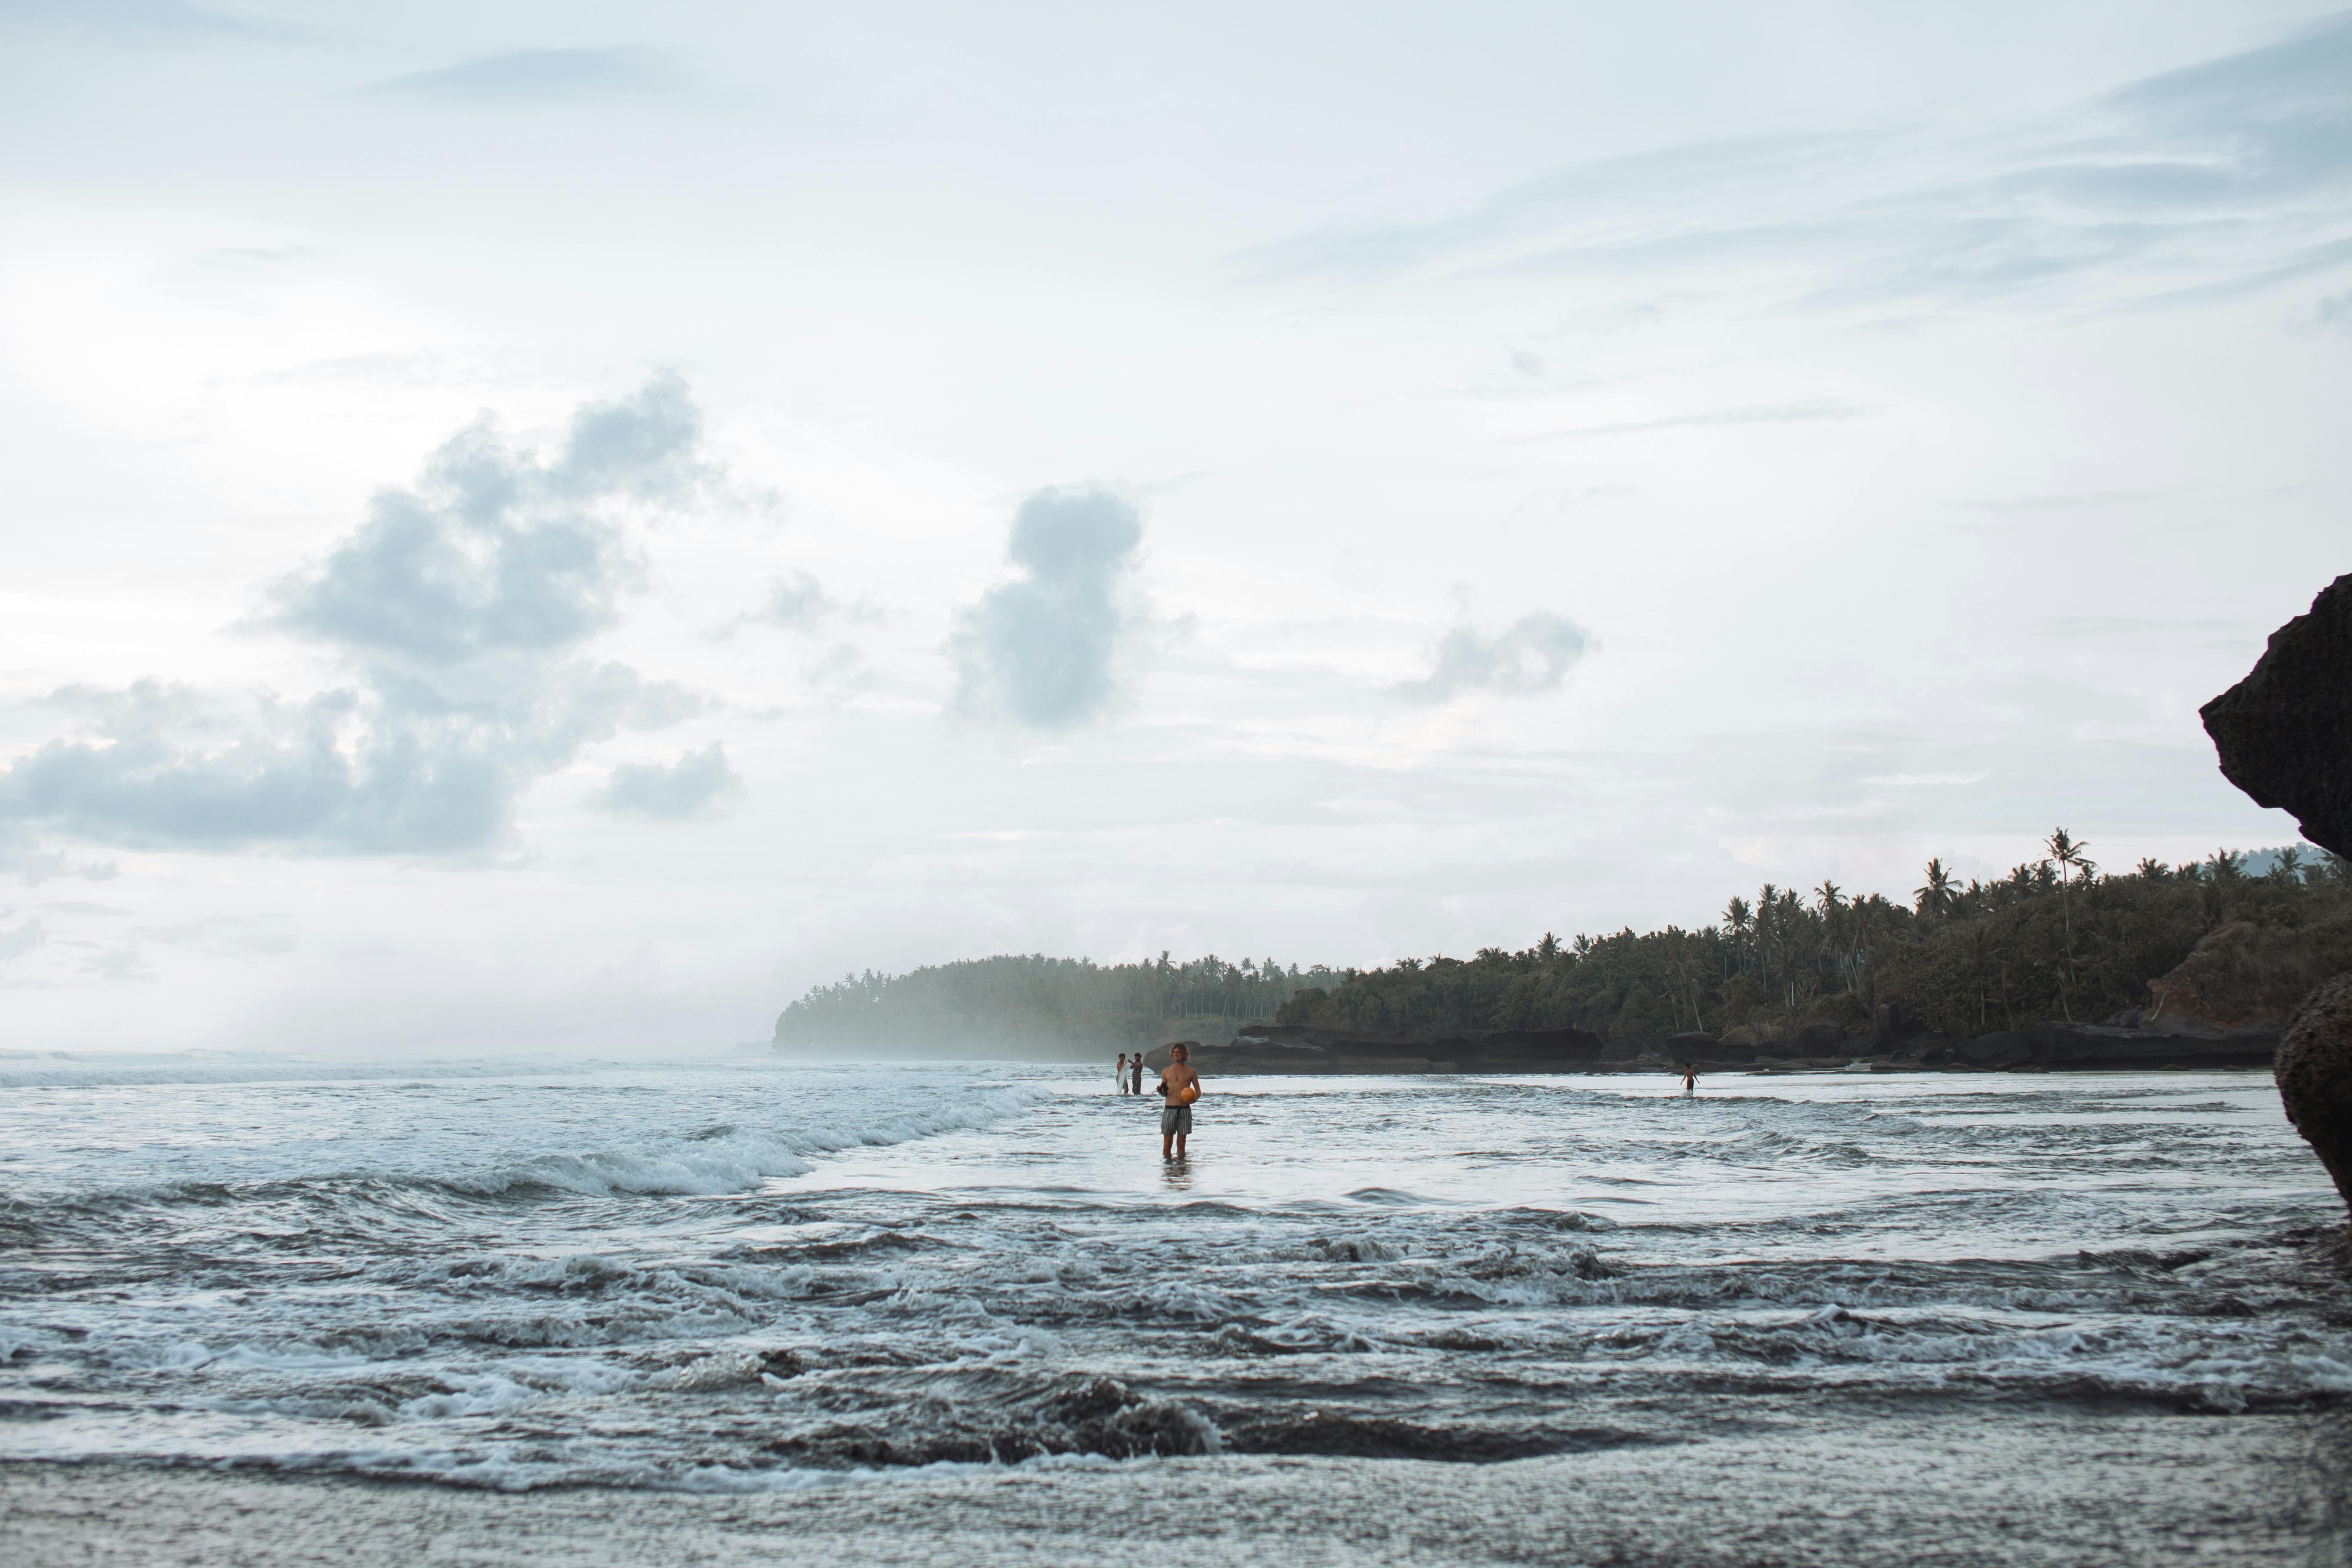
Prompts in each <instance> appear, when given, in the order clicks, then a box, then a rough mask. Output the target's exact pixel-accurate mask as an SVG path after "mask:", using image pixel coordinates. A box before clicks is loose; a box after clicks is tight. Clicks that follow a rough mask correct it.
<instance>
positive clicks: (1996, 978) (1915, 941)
mask: <svg viewBox="0 0 2352 1568" xmlns="http://www.w3.org/2000/svg"><path fill="white" fill-rule="evenodd" d="M2046 847H2047V848H2048V849H2049V851H2050V852H2049V854H2048V856H2047V857H2046V858H2042V859H2040V860H2036V861H2029V862H2027V863H2026V864H2024V865H2021V866H2019V867H2017V868H2015V869H2013V870H2012V871H2011V872H2010V873H2009V875H2008V876H2006V877H2003V878H2001V879H1999V880H1997V881H1991V882H1978V881H1970V882H1969V883H1968V884H1967V885H1966V886H1962V885H1960V884H1959V883H1958V882H1957V881H1956V880H1954V879H1953V878H1952V877H1951V876H1950V874H1949V873H1948V871H1947V870H1946V869H1945V868H1944V866H1943V864H1942V862H1941V861H1940V860H1930V861H1929V862H1927V870H1926V872H1925V881H1924V883H1923V885H1922V886H1921V887H1920V888H1919V889H1917V890H1916V892H1915V893H1914V895H1913V897H1912V900H1911V903H1910V906H1909V907H1908V908H1906V907H1904V906H1903V905H1900V904H1896V903H1895V902H1892V901H1890V900H1887V899H1885V898H1882V897H1880V896H1879V895H1877V894H1871V895H1869V896H1868V897H1864V898H1859V899H1854V898H1848V897H1847V896H1846V895H1845V894H1844V892H1843V890H1842V889H1839V888H1838V887H1837V885H1836V884H1835V883H1832V882H1824V883H1822V885H1821V886H1820V887H1818V888H1815V889H1812V890H1811V892H1809V893H1806V892H1799V891H1798V890H1796V889H1791V888H1777V887H1773V886H1770V885H1769V884H1768V885H1766V886H1765V887H1763V888H1762V889H1759V890H1758V892H1757V895H1756V897H1755V899H1754V900H1753V901H1750V900H1747V899H1744V898H1735V899H1733V900H1731V901H1730V903H1729V904H1728V905H1727V907H1726V908H1725V910H1724V911H1723V918H1722V920H1721V921H1720V922H1719V923H1717V924H1715V925H1709V926H1705V927H1702V928H1700V929H1699V930H1696V931H1684V930H1682V929H1680V928H1678V927H1675V926H1668V927H1667V928H1666V929H1665V930H1664V931H1644V932H1642V933H1640V934H1638V935H1637V934H1636V933H1635V932H1634V931H1633V930H1632V929H1631V928H1630V927H1629V928H1627V929H1626V930H1623V931H1619V932H1617V933H1616V934H1614V935H1612V936H1603V937H1597V938H1596V937H1586V936H1579V937H1577V938H1575V939H1574V940H1573V941H1570V942H1559V941H1558V940H1557V939H1556V938H1554V937H1551V936H1549V935H1546V936H1545V937H1544V938H1543V940H1542V941H1540V942H1537V943H1536V944H1535V945H1534V946H1533V947H1529V948H1524V949H1521V950H1520V951H1518V952H1505V951H1504V950H1503V949H1501V948H1487V949H1485V950H1484V951H1482V952H1479V953H1478V954H1477V955H1476V956H1475V957H1474V958H1469V959H1454V958H1444V957H1439V958H1432V959H1429V960H1427V961H1425V962H1424V961H1423V960H1419V959H1411V958H1408V959H1402V960H1400V961H1398V962H1397V963H1393V964H1391V965H1389V966H1388V967H1387V968H1385V969H1372V970H1362V971H1356V970H1350V971H1348V972H1347V973H1344V974H1343V975H1342V976H1341V978H1340V981H1339V984H1338V985H1336V986H1333V987H1329V988H1328V989H1327V988H1323V987H1319V986H1305V987H1302V988H1301V989H1300V990H1299V991H1298V992H1297V994H1295V995H1293V996H1292V997H1291V998H1290V1000H1289V1001H1287V1002H1286V1003H1285V1004H1283V1005H1282V1007H1281V1008H1280V1009H1279V1010H1278V1012H1277V1014H1276V1021H1278V1022H1280V1023H1285V1024H1305V1025H1310V1026H1322V1027H1326V1028H1339V1029H1360V1030H1366V1031H1380V1032H1424V1031H1431V1030H1443V1029H1457V1028H1561V1027H1572V1028H1581V1029H1590V1030H1591V1031H1592V1032H1593V1033H1595V1034H1598V1035H1603V1036H1617V1037H1629V1038H1634V1039H1655V1038H1658V1037H1663V1036H1665V1035H1670V1034H1675V1033H1678V1032H1680V1031H1683V1030H1688V1029H1705V1030H1708V1031H1712V1032H1715V1033H1718V1034H1721V1035H1724V1036H1725V1037H1727V1038H1731V1039H1734V1040H1738V1041H1739V1042H1740V1043H1742V1044H1754V1043H1758V1042H1759V1041H1762V1040H1769V1039H1785V1038H1788V1037H1790V1036H1791V1035H1793V1034H1794V1033H1795V1032H1796V1031H1797V1030H1798V1029H1800V1028H1801V1027H1803V1026H1805V1025H1807V1024H1809V1023H1814V1022H1833V1023H1837V1024H1841V1025H1843V1026H1846V1027H1848V1028H1851V1029H1856V1030H1859V1029H1861V1028H1864V1027H1865V1026H1868V1025H1869V1023H1870V1022H1871V1021H1872V1019H1873V1018H1874V1016H1875V1010H1876V1008H1877V1007H1878V1005H1880V1004H1882V1003H1893V1004H1899V1005H1901V1006H1902V1007H1903V1009H1904V1011H1905V1012H1906V1014H1907V1015H1909V1016H1911V1017H1913V1018H1915V1019H1916V1020H1918V1021H1919V1022H1920V1023H1922V1024H1924V1025H1926V1026H1927V1027H1929V1028H1932V1029H1934V1030H1937V1032H1939V1033H1943V1034H1948V1035H1952V1036H1955V1037H1964V1036H1973V1035H1978V1034H1982V1033H1984V1032H1986V1031H1988V1030H1991V1029H2001V1028H2009V1027H2013V1026H2018V1025H2021V1024H2024V1023H2029V1022H2032V1020H2034V1019H2038V1018H2068V1019H2073V1020H2074V1021H2075V1022H2078V1023H2097V1022H2102V1021H2105V1019H2107V1018H2108V1017H2110V1016H2114V1015H2116V1014H2119V1013H2125V1012H2127V1011H2128V1010H2131V1009H2135V1008H2143V1007H2147V1006H2149V1005H2151V1004H2152V1003H2153V1002H2155V1001H2156V1000H2157V998H2154V997H2153V996H2152V995H2151V993H2150V989H2149V983H2150V982H2151V981H2155V980H2158V979H2159V978H2162V977H2165V976H2168V975H2172V974H2174V973H2175V972H2176V971H2182V970H2183V965H2184V964H2186V965H2187V968H2186V970H2185V971H2184V972H2183V973H2181V975H2180V976H2179V984H2176V985H2175V986H2174V987H2173V990H2174V991H2175V992H2176V993H2178V994H2175V995H2174V996H2173V997H2172V1005H2173V1006H2174V1007H2175V1008H2176V1010H2177V1011H2178V1010H2180V1009H2195V1010H2199V1011H2201V1012H2202V1013H2203V1014H2204V1015H2205V1016H2221V1017H2231V1018H2247V1017H2257V1016H2275V1015H2276V1014H2277V1013H2278V1011H2279V1010H2280V1009H2281V1008H2282V1007H2291V1006H2292V1005H2293V1002H2294V998H2295V997H2297V996H2299V995H2300V994H2301V993H2302V992H2303V991H2305V990H2307V989H2308V988H2309V986H2310V985H2311V984H2315V983H2316V981H2317V980H2319V979H2322V978H2325V977H2326V974H2327V973H2334V972H2336V971H2339V970H2341V969H2344V968H2347V967H2352V876H2347V864H2346V862H2344V861H2343V860H2341V859H2339V858H2336V857H2335V856H2332V855H2326V854H2322V853H2320V852H2318V851H2311V852H2310V854H2311V857H2312V858H2309V859H2305V854H2304V852H2303V851H2300V850H2293V849H2290V850H2285V851H2280V852H2277V853H2275V854H2273V855H2271V856H2267V857H2265V858H2267V859H2270V860H2271V861H2272V865H2271V868H2270V869H2269V870H2268V871H2266V872H2265V873H2264V874H2263V875H2261V876H2250V875H2248V874H2247V871H2246V868H2245V858H2244V857H2243V856H2241V855H2237V854H2232V853H2230V852H2228V851H2217V852H2216V853H2215V855H2214V857H2213V858H2211V859H2210V860H2207V861H2204V862H2202V863H2200V864H2195V865H2188V866H2179V867H2168V866H2164V865H2160V864H2158V862H2156V861H2153V860H2143V861H2141V862H2140V863H2139V865H2138V866H2137V868H2134V869H2132V870H2130V871H2128V872H2125V873H2123V874H2121V875H2105V874H2102V873H2101V872H2100V871H2099V870H2098V868H2097V867H2096V865H2095V863H2094V862H2093V861H2092V860H2091V859H2090V858H2089V856H2088V854H2087V853H2086V851H2087V849H2088V846H2087V845H2084V844H2081V843H2078V842H2077V841H2075V840H2074V838H2073V837H2071V836H2069V835H2068V834H2067V833H2066V832H2065V830H2064V829H2063V828H2062V829H2060V830H2059V831H2057V832H2056V833H2053V835H2052V836H2051V837H2050V839H2049V841H2048V844H2047V846H2046ZM2200 942H2202V943H2204V944H2205V945H2204V946H2203V947H2202V948H2200ZM2192 953H2195V954H2196V955H2197V959H2198V962H2197V963H2189V962H2188V961H2189V960H2190V958H2191V955H2192ZM2191 992H2193V993H2195V994H2193V995H2192V994H2189V993H2191Z"/></svg>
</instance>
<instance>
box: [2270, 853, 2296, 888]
mask: <svg viewBox="0 0 2352 1568" xmlns="http://www.w3.org/2000/svg"><path fill="white" fill-rule="evenodd" d="M2271 875H2272V876H2273V877H2275V878H2277V879H2279V880H2280V881H2282V882H2300V881H2302V880H2303V851H2302V850H2300V849H2297V848H2296V847H2294V845H2292V844H2290V845H2288V846H2287V847H2285V848H2284V849H2282V850H2280V851H2279V852H2278V858H2276V859H2275V860H2273V861H2272V862H2271Z"/></svg>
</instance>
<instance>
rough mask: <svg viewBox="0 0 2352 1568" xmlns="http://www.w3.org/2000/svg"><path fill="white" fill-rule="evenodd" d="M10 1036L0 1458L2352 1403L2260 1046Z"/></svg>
mask: <svg viewBox="0 0 2352 1568" xmlns="http://www.w3.org/2000/svg"><path fill="white" fill-rule="evenodd" d="M264 1073H270V1074H276V1075H278V1076H275V1077H272V1078H267V1079H256V1078H255V1076H254V1075H257V1074H264ZM174 1076H176V1078H177V1079H178V1080H179V1081H163V1080H165V1079H173V1077H174ZM240 1079H243V1081H239V1080H240ZM1210 1090H1211V1092H1210V1094H1209V1095H1208V1097H1207V1098H1206V1099H1204V1100H1203V1101H1202V1105H1201V1107H1200V1108H1199V1129H1198V1131H1197V1134H1196V1136H1195V1138H1194V1139H1193V1142H1192V1150H1193V1152H1192V1158H1191V1159H1190V1160H1189V1161H1187V1162H1185V1163H1181V1164H1180V1165H1163V1164H1162V1163H1161V1162H1160V1159H1159V1140H1158V1136H1157V1131H1156V1117H1155V1114H1154V1112H1155V1110H1156V1102H1155V1101H1153V1100H1150V1099H1143V1100H1137V1099H1129V1098H1121V1097H1118V1096H1115V1095H1113V1094H1111V1093H1110V1092H1109V1074H1108V1067H1107V1066H1106V1067H1105V1068H1102V1069H1101V1070H1099V1071H1097V1070H1094V1069H1084V1070H1081V1069H1073V1068H1064V1067H1052V1068H1047V1067H1034V1066H1017V1067H1016V1066H1007V1065H996V1066H983V1067H971V1066H964V1065H955V1066H950V1065H936V1064H922V1065H913V1066H906V1067H887V1068H875V1067H806V1066H784V1065H779V1064H771V1063H767V1062H762V1061H735V1062H723V1063H722V1062H709V1063H689V1064H684V1065H673V1066H661V1067H644V1066H626V1067H622V1066H611V1065H596V1064H580V1065H576V1066H562V1065H550V1064H546V1063H540V1064H536V1065H535V1066H534V1067H532V1068H530V1070H519V1069H518V1066H517V1064H514V1063H499V1062H482V1063H470V1064H463V1063H457V1064H439V1065H437V1066H436V1067H434V1068H430V1069H417V1068H414V1067H386V1068H351V1067H341V1068H287V1067H285V1066H284V1065H282V1064H281V1065H278V1066H275V1067H271V1066H267V1065H253V1064H247V1065H245V1066H238V1065H236V1064H227V1065H223V1064H214V1065H211V1066H208V1067H199V1068H189V1067H188V1066H186V1065H185V1064H184V1063H183V1064H182V1065H181V1066H180V1068H178V1069H177V1070H176V1074H175V1071H174V1069H173V1068H171V1067H169V1066H167V1065H159V1064H157V1063H154V1062H149V1063H146V1064H141V1065H135V1066H123V1065H114V1066H99V1065H90V1064H88V1063H83V1064H73V1063H59V1062H54V1061H52V1062H47V1063H43V1064H39V1065H37V1066H36V1065H33V1064H30V1063H28V1062H26V1061H25V1060H23V1059H21V1058H20V1059H17V1060H14V1061H11V1062H9V1063H7V1064H5V1075H0V1151H4V1152H0V1457H5V1458H31V1457H49V1458H58V1457H91V1458H95V1457H113V1458H140V1459H152V1460H162V1461H217V1460H232V1461H239V1462H246V1463H253V1464H259V1465H266V1466H284V1467H300V1468H321V1469H327V1470H332V1471H341V1472H349V1473H362V1474H372V1475H401V1476H413V1477H422V1478H430V1479H441V1480H446V1481H450V1482H457V1483H463V1484H468V1485H477V1486H495V1487H504V1488H515V1487H534V1486H542V1485H551V1484H590V1485H603V1486H617V1487H662V1488H683V1489H760V1488H775V1487H796V1486H803V1485H809V1484H817V1483H822V1482H825V1481H828V1480H833V1479H841V1478H844V1477H845V1476H853V1475H864V1476H866V1477H867V1478H869V1479H873V1478H881V1479H887V1477H888V1476H889V1475H891V1474H894V1473H901V1472H903V1471H904V1470H905V1469H906V1468H908V1467H924V1466H938V1465H941V1464H991V1463H1000V1462H1003V1463H1012V1462H1029V1463H1045V1464H1081V1465H1083V1464H1098V1463H1105V1462H1108V1461H1111V1460H1119V1459H1131V1458H1142V1457H1145V1456H1150V1455H1154V1454H1157V1455H1180V1454H1193V1455H1201V1454H1221V1453H1223V1454H1234V1453H1259V1454H1317V1455H1348V1456H1357V1457H1370V1458H1379V1457H1401V1458H1406V1457H1409V1458H1448V1459H1462V1460H1490V1459H1502V1458H1517V1457H1524V1456H1529V1455H1535V1454H1543V1453H1563V1452H1572V1451H1583V1450H1591V1449H1595V1448H1602V1447H1625V1446H1643V1445H1667V1444H1677V1445H1678V1444H1688V1443H1693V1442H1703V1441H1706V1439H1707V1438H1708V1436H1709V1435H1710V1434H1712V1433H1715V1432H1717V1431H1718V1430H1720V1429H1721V1423H1723V1422H1725V1421H1727V1420H1731V1421H1739V1422H1746V1423H1748V1424H1750V1425H1753V1424H1754V1423H1758V1422H1762V1423H1766V1424H1774V1423H1778V1424H1780V1425H1782V1426H1786V1427H1787V1428H1788V1429H1790V1430H1791V1431H1797V1430H1800V1429H1807V1428H1818V1427H1820V1426H1822V1424H1825V1423H1835V1422H1838V1421H1840V1420H1841V1419H1843V1418H1844V1417H1845V1416H1846V1415H1853V1414H1859V1413H1862V1412H1864V1411H1865V1410H1883V1409H1885V1408H1886V1407H1888V1406H1889V1405H1897V1404H1900V1405H1905V1406H1906V1407H1916V1408H1920V1409H1923V1410H1924V1409H1935V1408H1948V1409H1958V1408H1959V1407H1961V1406H1967V1407H1969V1409H1970V1411H1971V1412H1973V1413H1974V1414H1975V1415H1979V1416H1981V1417H1983V1418H1985V1419H1998V1418H2000V1417H2002V1416H2003V1415H2005V1414H2015V1415H2019V1416H2020V1418H2022V1417H2023V1415H2025V1414H2027V1413H2031V1412H2033V1411H2037V1410H2039V1411H2047V1410H2049V1409H2050V1408H2052V1407H2053V1405H2057V1406H2061V1407H2065V1408H2071V1409H2104V1408H2130V1409H2136V1410H2142V1411H2148V1410H2158V1411H2180V1412H2187V1413H2196V1414H2199V1415H2204V1416H2208V1417H2214V1416H2219V1417H2222V1418H2228V1417H2231V1416H2233V1415H2240V1414H2243V1413H2250V1412H2257V1413H2258V1412H2264V1411H2274V1410H2278V1409H2282V1408H2288V1407H2298V1406H2305V1405H2317V1404H2324V1403H2327V1402H2330V1401H2334V1400H2336V1399H2338V1398H2340V1397H2341V1396H2342V1395H2344V1394H2347V1393H2352V1321H2347V1319H2346V1318H2345V1317H2344V1315H2343V1314H2342V1312H2341V1310H2340V1309H2339V1307H2338V1306H2337V1304H2336V1303H2337V1302H2338V1301H2339V1300H2340V1296H2341V1283H2340V1279H2339V1278H2338V1277H2337V1276H2336V1275H2335V1274H2334V1273H2333V1272H2331V1265H2330V1264H2329V1263H2328V1262H2327V1261H2326V1258H2324V1257H2323V1256H2322V1249H2321V1248H2320V1247H2319V1246H2318V1241H2319V1239H2320V1237H2321V1234H2322V1232H2323V1229H2324V1227H2327V1226H2334V1225H2336V1224H2337V1223H2338V1222H2339V1221H2340V1219H2341V1211H2340V1206H2339V1205H2338V1204H2337V1201H2336V1197H2335V1195H2334V1194H2333V1191H2332V1190H2331V1189H2329V1188H2328V1187H2327V1186H2326V1183H2325V1180H2324V1178H2323V1177H2322V1175H2321V1173H2320V1171H2319V1168H2318V1167H2317V1165H2316V1164H2315V1163H2314V1162H2313V1161H2312V1160H2311V1159H2310V1157H2309V1155H2308V1153H2307V1152H2306V1151H2305V1149H2304V1148H2303V1146H2302V1145H2301V1143H2300V1142H2299V1141H2298V1140H2297V1139H2296V1138H2295V1137H2294V1133H2293V1131H2291V1130H2290V1129H2289V1128H2288V1127H2287V1126H2286V1124H2285V1123H2284V1120H2283V1119H2282V1118H2281V1117H2280V1115H2279V1112H2278V1107H2277V1099H2276V1095H2275V1092H2274V1091H2273V1089H2272V1087H2271V1085H2270V1082H2269V1080H2268V1079H2267V1078H2266V1077H2264V1076H2261V1075H2255V1074H2228V1073H2204V1074H2190V1073H2168V1074H2164V1075H2160V1076H2147V1077H2125V1076H2116V1075H2108V1076H2090V1075H2085V1076H2079V1077H2064V1076H2059V1075H2047V1076H2038V1077H2035V1076H2016V1077H2011V1076H1999V1077H1995V1076H1990V1075H1988V1076H1937V1075H1922V1076H1916V1077H1913V1076H1900V1075H1828V1076H1822V1077H1812V1078H1806V1077H1737V1078H1722V1079H1708V1080H1705V1081H1704V1082H1703V1084H1702V1087H1701V1090H1700V1092H1699V1093H1698V1094H1697V1095H1696V1097H1694V1098H1690V1099H1685V1098H1682V1097H1681V1096H1680V1095H1679V1093H1678V1092H1677V1091H1676V1087H1675V1084H1674V1082H1673V1081H1672V1080H1669V1079H1664V1078H1661V1079H1655V1080H1651V1079H1449V1078H1416V1079H1346V1080H1331V1079H1226V1080H1222V1081H1212V1083H1211V1084H1210Z"/></svg>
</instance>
